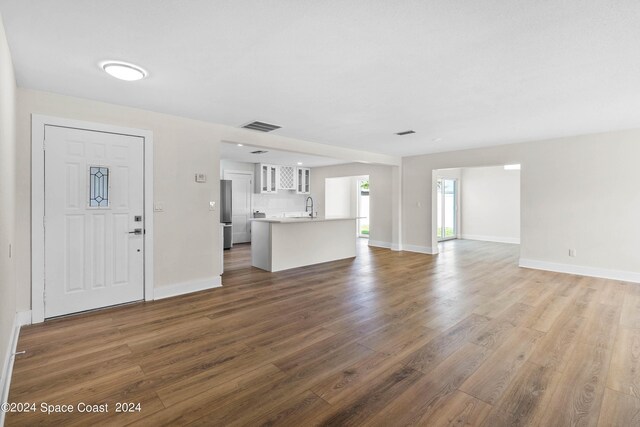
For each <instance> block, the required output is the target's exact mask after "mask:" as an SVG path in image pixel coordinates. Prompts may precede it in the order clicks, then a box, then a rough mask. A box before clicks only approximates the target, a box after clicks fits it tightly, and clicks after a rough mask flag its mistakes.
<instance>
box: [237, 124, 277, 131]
mask: <svg viewBox="0 0 640 427" xmlns="http://www.w3.org/2000/svg"><path fill="white" fill-rule="evenodd" d="M242 127H243V128H245V129H252V130H257V131H259V132H271V131H274V130H276V129H280V128H281V126H276V125H272V124H270V123H265V122H251V123H247V124H246V125H244V126H242Z"/></svg>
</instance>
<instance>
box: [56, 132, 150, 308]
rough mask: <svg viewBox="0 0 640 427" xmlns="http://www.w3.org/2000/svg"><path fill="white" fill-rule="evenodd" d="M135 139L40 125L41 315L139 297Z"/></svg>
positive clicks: (139, 181)
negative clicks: (42, 199) (42, 130)
mask: <svg viewBox="0 0 640 427" xmlns="http://www.w3.org/2000/svg"><path fill="white" fill-rule="evenodd" d="M143 144H144V141H143V138H140V137H134V136H128V135H120V134H114V133H105V132H98V131H91V130H82V129H72V128H65V127H58V126H50V125H47V126H45V153H44V154H45V176H44V178H45V179H44V181H45V183H44V184H45V185H44V188H45V317H46V318H49V317H54V316H60V315H64V314H69V313H77V312H80V311H85V310H91V309H95V308H99V307H106V306H110V305H115V304H122V303H125V302H131V301H136V300H141V299H143V297H144V236H143V233H144V180H143V177H144V163H143V162H144V145H143ZM136 230H138V231H136Z"/></svg>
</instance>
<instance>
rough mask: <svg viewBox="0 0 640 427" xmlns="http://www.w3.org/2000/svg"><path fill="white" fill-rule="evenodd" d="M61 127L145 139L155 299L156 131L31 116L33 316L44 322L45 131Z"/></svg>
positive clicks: (149, 296)
mask: <svg viewBox="0 0 640 427" xmlns="http://www.w3.org/2000/svg"><path fill="white" fill-rule="evenodd" d="M46 125H49V126H58V127H66V128H73V129H80V130H89V131H97V132H106V133H115V134H120V135H127V136H135V137H140V138H142V139H143V147H144V224H145V232H144V299H145V301H151V300H153V132H151V131H149V130H143V129H133V128H126V127H121V126H112V125H107V124H103V123H92V122H85V121H80V120H71V119H63V118H60V117H52V116H44V115H40V114H32V115H31V316H32V322H33V323H41V322H44V290H45V287H44V277H45V276H44V273H45V271H44V129H45V126H46Z"/></svg>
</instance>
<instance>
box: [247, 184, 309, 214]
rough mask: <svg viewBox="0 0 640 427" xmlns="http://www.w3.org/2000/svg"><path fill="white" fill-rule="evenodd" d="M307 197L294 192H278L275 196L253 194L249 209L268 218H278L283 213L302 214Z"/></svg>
mask: <svg viewBox="0 0 640 427" xmlns="http://www.w3.org/2000/svg"><path fill="white" fill-rule="evenodd" d="M306 199H307V196H306V195H304V194H296V193H295V192H294V191H286V190H280V191H279V192H278V193H277V194H256V193H254V194H253V201H252V206H251V209H252V210H253V212H255V211H260V212H264V213H265V214H266V215H267V216H268V217H269V216H280V215H282V214H283V213H284V212H304V207H305V206H304V204H305V201H306Z"/></svg>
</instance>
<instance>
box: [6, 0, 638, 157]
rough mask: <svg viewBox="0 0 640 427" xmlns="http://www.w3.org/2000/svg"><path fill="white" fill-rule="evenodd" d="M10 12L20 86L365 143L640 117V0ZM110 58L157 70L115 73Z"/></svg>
mask: <svg viewBox="0 0 640 427" xmlns="http://www.w3.org/2000/svg"><path fill="white" fill-rule="evenodd" d="M0 13H2V15H3V19H4V24H5V27H6V31H7V36H8V40H9V44H10V48H11V52H12V55H13V60H14V65H15V68H16V75H17V80H18V84H19V86H22V87H27V88H33V89H40V90H46V91H51V92H57V93H62V94H67V95H72V96H78V97H84V98H91V99H96V100H100V101H105V102H110V103H115V104H124V105H129V106H133V107H138V108H144V109H148V110H153V111H160V112H165V113H170V114H176V115H180V116H187V117H192V118H195V119H200V120H206V121H211V122H216V123H222V124H226V125H230V126H235V127H238V126H241V125H243V124H246V123H247V122H249V121H253V120H259V121H264V122H267V123H277V124H278V125H279V126H282V129H277V130H275V131H274V132H272V133H273V134H278V135H284V136H288V137H292V138H298V139H303V140H307V141H315V142H321V143H325V144H334V145H338V146H343V147H349V148H353V149H357V150H366V151H371V152H378V153H385V154H389V155H395V156H398V155H410V154H418V153H428V152H436V151H448V150H454V149H462V148H472V147H480V146H489V145H497V144H503V143H511V142H519V141H524V140H536V139H544V138H551V137H557V136H565V135H575V134H582V133H591V132H600V131H607V130H617V129H625V128H632V127H640V114H638V111H640V50H639V49H638V40H640V25H638V22H640V1H638V0H618V1H615V2H614V1H584V0H564V1H557V0H539V1H524V0H521V1H514V0H487V1H451V0H433V1H418V0H413V1H404V2H398V1H395V0H386V1H380V0H378V1H375V0H351V1H337V0H327V1H313V0H296V1H291V0H289V1H287V0H281V1H275V0H274V1H261V0H244V1H240V2H239V1H233V0H228V1H225V0H221V1H215V2H212V1H209V0H192V1H189V2H184V1H179V0H165V1H151V0H145V1H143V0H140V1H131V0H110V1H99V0H84V1H77V0H56V1H48V0H40V1H35V0H0ZM106 59H115V60H122V61H127V62H132V63H135V64H138V65H140V66H142V67H144V68H145V69H146V70H148V71H149V76H148V78H146V79H144V80H141V81H138V82H135V83H131V82H122V81H118V80H116V79H113V78H111V77H110V76H108V75H107V74H106V73H104V72H103V71H102V70H101V69H100V68H99V67H98V65H97V64H98V63H99V62H100V61H102V60H106ZM407 129H412V130H415V132H416V133H415V134H411V135H406V136H397V135H395V133H396V132H401V131H404V130H407ZM438 138H441V139H440V140H438Z"/></svg>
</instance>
